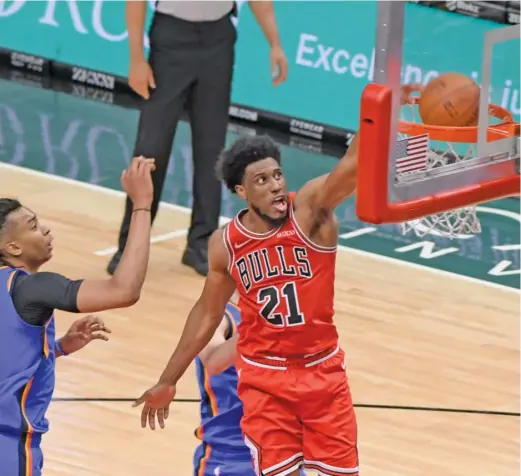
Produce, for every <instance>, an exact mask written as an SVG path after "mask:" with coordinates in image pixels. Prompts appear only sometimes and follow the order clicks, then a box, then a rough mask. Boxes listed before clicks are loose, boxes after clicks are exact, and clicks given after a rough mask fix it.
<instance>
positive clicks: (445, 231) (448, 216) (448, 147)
mask: <svg viewBox="0 0 521 476" xmlns="http://www.w3.org/2000/svg"><path fill="white" fill-rule="evenodd" d="M418 117H419V116H418V113H417V107H416V106H415V105H408V106H406V107H404V108H403V109H402V116H401V117H400V119H402V120H407V121H414V122H418ZM406 137H407V136H406V135H405V134H401V133H398V139H404V138H406ZM430 147H431V148H430V150H429V152H428V153H427V166H426V168H427V170H432V169H434V168H438V167H443V166H445V165H451V164H455V163H458V162H461V161H463V160H472V159H474V158H475V157H476V144H464V143H451V142H442V141H431V144H430ZM412 174H414V172H406V173H404V174H401V176H399V177H397V178H401V177H403V176H407V175H412ZM400 228H401V232H402V234H404V235H405V234H407V233H410V232H414V233H415V234H416V236H419V237H423V236H425V235H428V234H431V235H436V236H442V237H446V238H452V239H454V238H458V237H461V236H462V235H475V234H478V233H481V224H480V222H479V218H478V216H477V210H476V207H475V206H467V207H464V208H459V209H456V210H450V211H448V212H444V213H438V214H436V215H428V216H425V217H421V218H419V219H416V220H411V221H407V222H405V223H402V224H401V225H400Z"/></svg>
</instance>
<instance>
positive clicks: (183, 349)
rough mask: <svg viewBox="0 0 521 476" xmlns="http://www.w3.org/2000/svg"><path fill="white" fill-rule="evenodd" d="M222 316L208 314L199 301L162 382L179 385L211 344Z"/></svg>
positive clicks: (166, 368)
mask: <svg viewBox="0 0 521 476" xmlns="http://www.w3.org/2000/svg"><path fill="white" fill-rule="evenodd" d="M221 316H222V314H218V315H217V316H213V315H211V314H208V313H206V312H205V310H204V307H203V305H202V303H201V302H200V301H197V303H196V304H195V306H194V307H193V309H192V311H191V312H190V314H189V315H188V319H187V320H186V324H185V327H184V329H183V333H182V335H181V339H180V340H179V343H178V344H177V347H176V349H175V351H174V353H173V354H172V357H170V360H169V361H168V364H167V365H166V367H165V370H164V371H163V373H162V374H161V377H160V378H159V381H160V382H165V383H169V384H174V385H175V384H176V383H177V381H178V380H179V379H180V378H181V377H182V376H183V374H184V373H185V371H186V369H187V368H188V366H189V365H190V364H191V362H192V361H193V360H194V358H195V357H196V356H197V355H198V354H199V353H200V352H201V351H202V350H203V349H204V347H205V346H206V345H207V344H208V342H210V340H211V338H212V336H213V334H214V332H215V330H216V329H217V327H218V326H219V323H220V321H221V318H222V317H221Z"/></svg>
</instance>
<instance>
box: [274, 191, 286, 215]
mask: <svg viewBox="0 0 521 476" xmlns="http://www.w3.org/2000/svg"><path fill="white" fill-rule="evenodd" d="M273 207H274V208H275V210H277V211H278V212H280V213H285V212H286V211H287V209H288V202H287V200H286V197H285V196H284V195H280V196H279V197H276V198H275V200H273Z"/></svg>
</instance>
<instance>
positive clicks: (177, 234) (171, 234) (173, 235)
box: [94, 230, 188, 256]
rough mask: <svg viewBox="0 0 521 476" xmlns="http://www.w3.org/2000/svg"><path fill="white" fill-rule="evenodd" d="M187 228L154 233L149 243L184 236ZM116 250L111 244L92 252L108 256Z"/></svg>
mask: <svg viewBox="0 0 521 476" xmlns="http://www.w3.org/2000/svg"><path fill="white" fill-rule="evenodd" d="M187 233H188V230H176V231H171V232H169V233H163V234H162V235H156V236H153V237H152V238H150V244H154V243H160V242H161V241H167V240H172V239H173V238H178V237H180V236H186V235H187ZM116 251H118V247H117V246H113V247H112V248H106V249H104V250H99V251H95V252H94V254H95V255H97V256H108V255H111V254H113V253H115V252H116Z"/></svg>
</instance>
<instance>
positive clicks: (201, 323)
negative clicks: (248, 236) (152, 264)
mask: <svg viewBox="0 0 521 476" xmlns="http://www.w3.org/2000/svg"><path fill="white" fill-rule="evenodd" d="M208 265H209V266H208V268H209V269H208V276H207V277H206V281H205V284H204V288H203V292H202V294H201V296H200V297H199V299H198V300H197V302H196V303H195V306H194V307H193V308H192V310H191V311H190V314H189V315H188V319H187V320H186V324H185V327H184V330H183V333H182V335H181V339H180V340H179V344H178V345H177V348H176V349H175V351H174V353H173V354H172V357H170V361H169V362H168V364H167V366H166V368H165V370H164V371H163V374H162V375H161V377H160V382H169V383H173V384H175V383H176V382H177V381H178V380H179V379H180V378H181V376H182V375H183V373H184V372H185V371H186V369H187V368H188V366H189V365H190V363H191V362H192V360H193V359H194V358H195V357H196V356H197V355H198V354H199V352H201V350H202V349H203V348H204V347H205V346H206V345H207V344H208V343H209V342H210V339H211V338H212V336H213V335H214V333H215V331H216V329H217V327H218V326H219V324H220V322H221V320H222V318H223V315H224V310H225V308H226V303H227V302H228V301H229V299H230V298H231V296H232V294H233V292H234V291H235V281H234V280H233V278H232V277H231V276H230V275H229V273H228V251H227V250H226V248H225V245H224V241H223V238H222V230H220V229H219V230H217V231H215V232H214V234H213V235H212V237H211V238H210V241H209V243H208Z"/></svg>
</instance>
